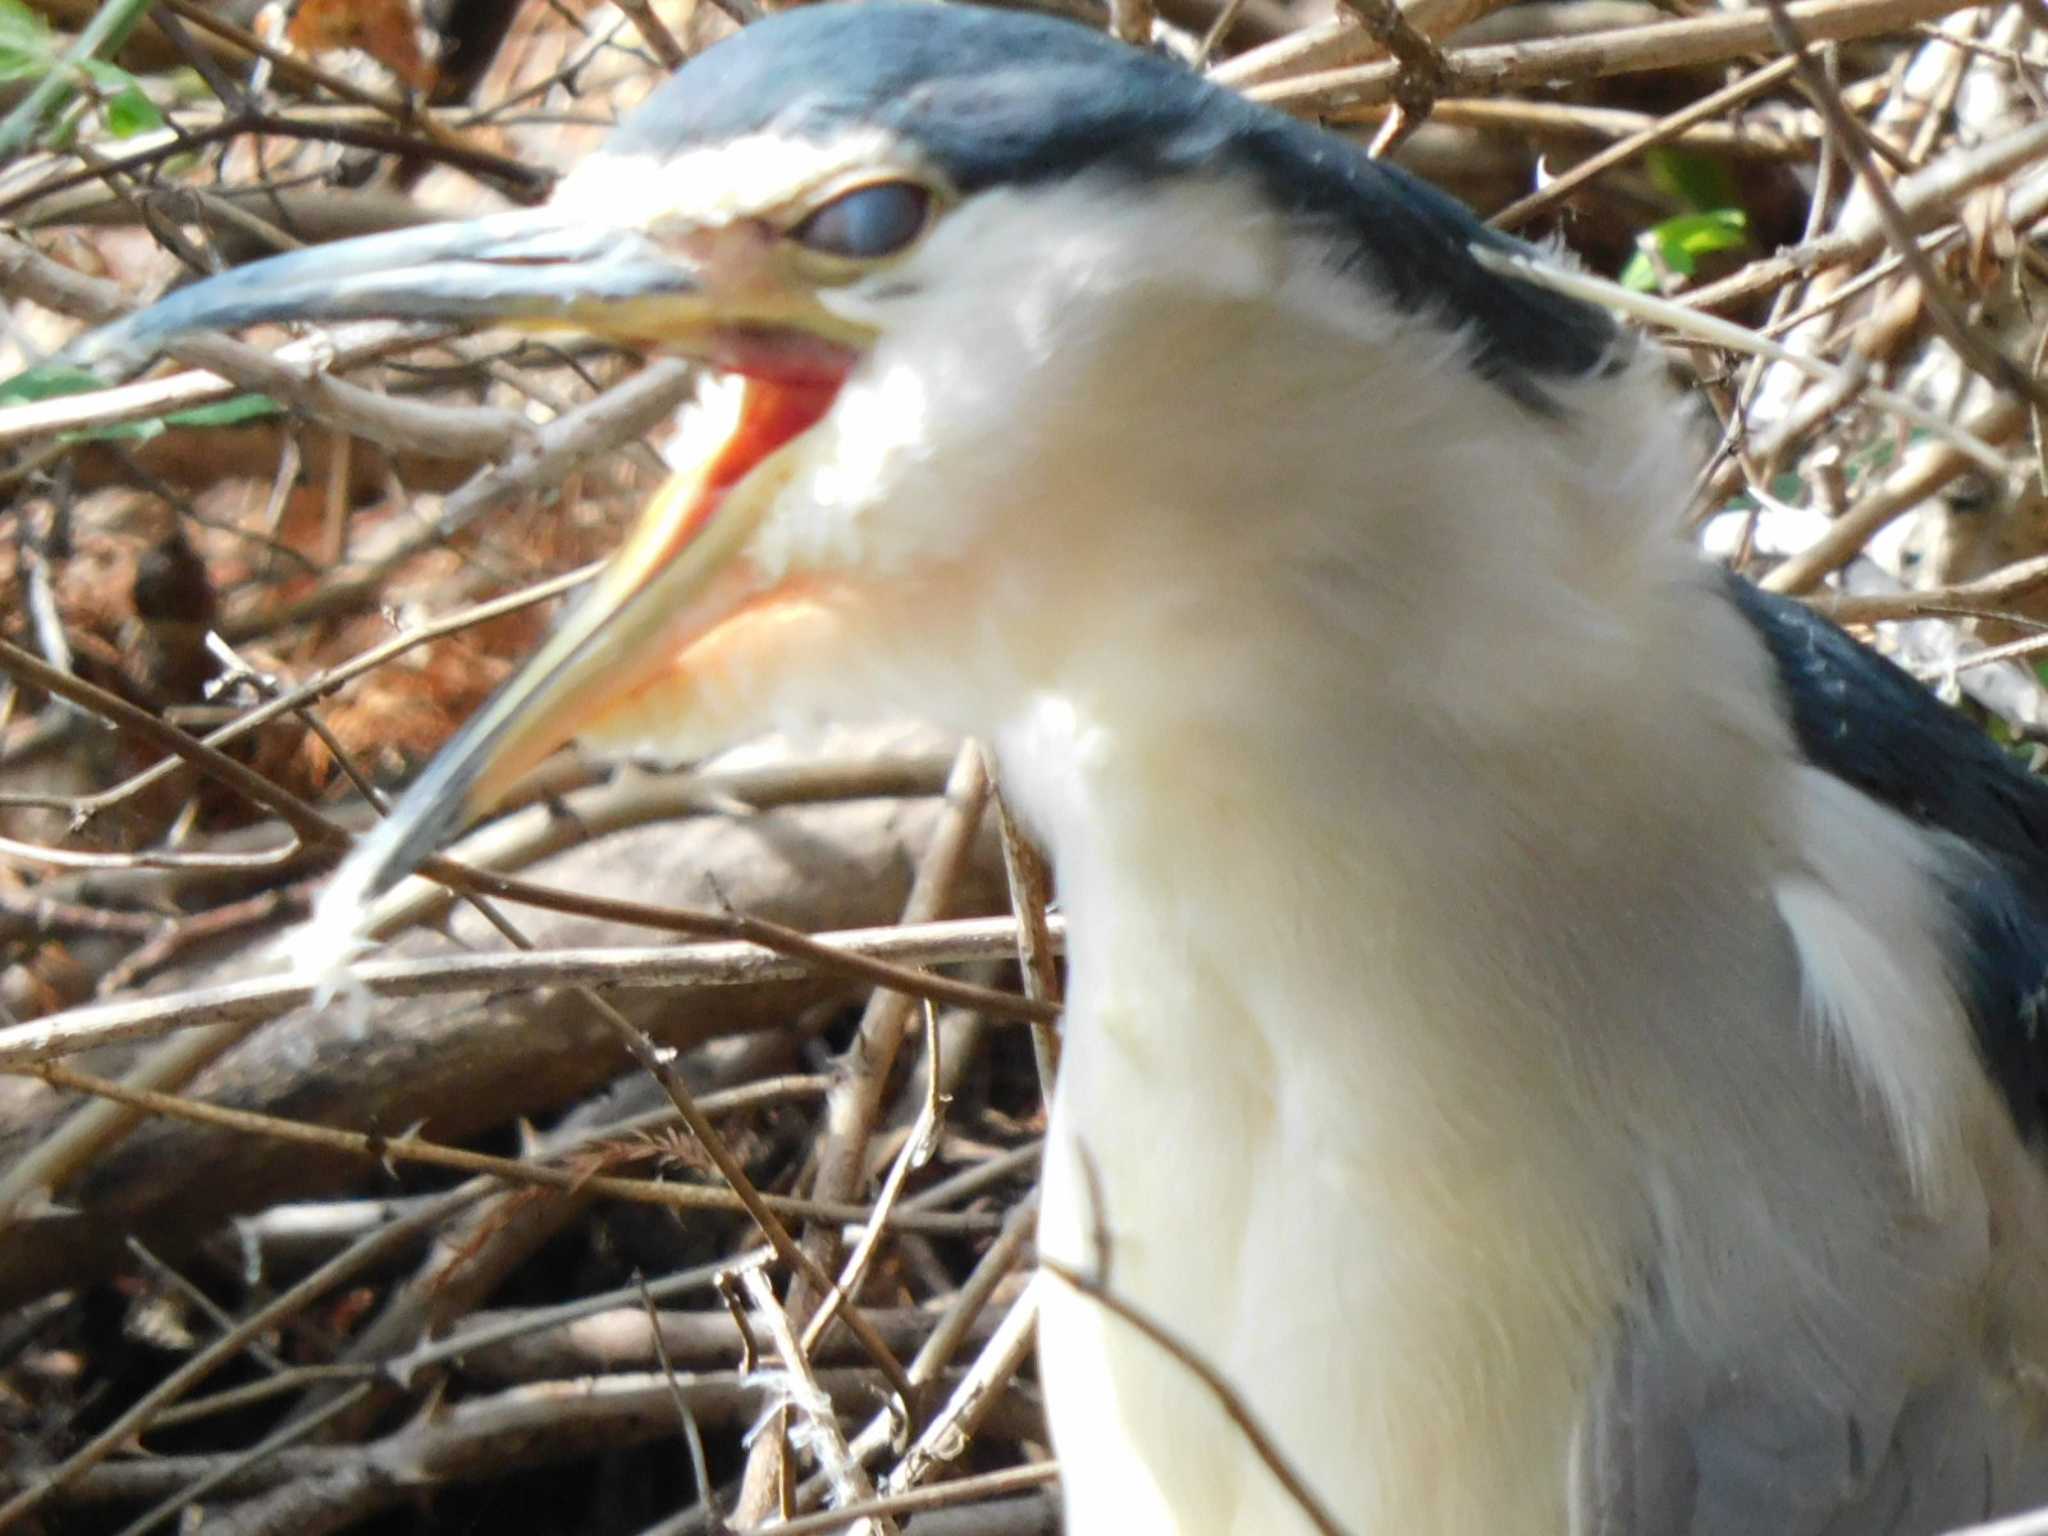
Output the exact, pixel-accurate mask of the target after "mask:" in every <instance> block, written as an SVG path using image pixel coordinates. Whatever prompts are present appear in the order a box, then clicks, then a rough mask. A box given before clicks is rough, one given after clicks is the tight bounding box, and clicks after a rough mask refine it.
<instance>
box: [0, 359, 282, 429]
mask: <svg viewBox="0 0 2048 1536" xmlns="http://www.w3.org/2000/svg"><path fill="white" fill-rule="evenodd" d="M104 388H106V382H105V380H103V379H101V378H99V377H98V376H97V375H95V374H93V373H91V372H89V371H88V370H86V369H84V368H74V367H72V366H70V365H69V364H68V363H45V364H44V365H43V366H42V367H40V368H31V369H29V370H28V371H27V372H25V373H17V374H16V375H15V376H14V377H13V378H11V379H0V406H8V405H27V404H29V403H31V402H33V401H37V400H57V399H61V398H63V397H64V396H66V395H84V394H91V393H92V392H93V391H94V390H98V389H104ZM280 409H281V408H280V407H279V405H278V403H277V402H276V401H275V400H273V399H271V398H270V396H268V395H230V396H229V397H228V398H227V399H225V400H214V401H210V402H209V403H207V404H205V405H195V406H193V407H191V408H190V409H189V410H183V411H172V412H171V413H170V414H169V415H166V416H152V417H149V418H147V419H146V420H143V421H117V422H110V423H108V424H107V425H106V426H103V427H88V428H85V429H84V430H82V431H78V432H66V433H64V434H63V441H65V442H70V443H110V442H140V441H143V440H145V439H148V438H152V437H155V436H156V435H157V434H158V433H159V432H162V431H163V430H164V429H165V428H166V427H231V426H234V425H235V424H236V423H238V422H244V421H254V420H256V419H257V418H259V417H263V416H275V415H277V414H278V413H279V411H280Z"/></svg>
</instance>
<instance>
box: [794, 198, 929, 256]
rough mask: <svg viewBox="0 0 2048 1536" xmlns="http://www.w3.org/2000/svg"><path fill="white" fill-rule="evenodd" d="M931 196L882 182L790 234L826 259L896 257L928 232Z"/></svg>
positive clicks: (824, 209)
mask: <svg viewBox="0 0 2048 1536" xmlns="http://www.w3.org/2000/svg"><path fill="white" fill-rule="evenodd" d="M931 202H932V195H931V192H930V191H929V190H928V189H927V188H925V187H921V186H919V185H918V184H917V183H916V182H914V181H877V182H873V183H871V184H869V185H868V186H865V187H855V188H854V189H853V190H852V191H851V192H848V193H845V194H844V195H843V196H840V197H835V198H834V199H832V201H831V202H829V203H827V204H826V205H825V206H824V207H822V208H820V209H818V210H817V212H815V213H813V214H811V215H810V216H809V217H808V218H806V219H805V220H804V221H803V222H802V223H801V224H799V225H797V226H796V228H795V229H793V230H791V231H790V236H791V238H792V239H794V240H795V241H797V243H798V244H800V245H803V246H805V247H807V248H809V249H810V250H813V251H821V252H823V253H824V254H825V255H827V256H840V257H844V258H846V259H847V260H849V261H874V260H877V259H878V258H880V257H883V256H893V255H895V254H896V253H897V252H898V251H900V250H902V249H903V248H904V247H905V246H907V245H909V244H910V242H911V241H913V240H915V239H916V238H917V237H918V236H919V235H920V234H922V233H923V232H924V225H925V216H926V215H927V214H928V213H929V212H930V211H931Z"/></svg>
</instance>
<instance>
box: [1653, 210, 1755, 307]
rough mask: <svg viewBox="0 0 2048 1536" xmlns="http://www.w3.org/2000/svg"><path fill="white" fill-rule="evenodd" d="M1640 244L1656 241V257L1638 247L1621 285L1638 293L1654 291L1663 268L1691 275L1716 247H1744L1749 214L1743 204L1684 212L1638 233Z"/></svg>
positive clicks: (1747, 241)
mask: <svg viewBox="0 0 2048 1536" xmlns="http://www.w3.org/2000/svg"><path fill="white" fill-rule="evenodd" d="M1636 240H1637V244H1638V246H1641V245H1643V244H1646V243H1653V244H1654V246H1655V249H1656V259H1654V260H1653V259H1652V258H1651V255H1650V253H1649V251H1647V250H1642V249H1638V250H1637V251H1636V253H1635V255H1633V256H1631V257H1630V258H1629V261H1628V265H1627V266H1625V267H1623V268H1622V271H1621V285H1622V286H1623V287H1624V288H1629V289H1632V290H1634V291H1635V292H1637V293H1650V292H1654V291H1655V289H1656V287H1657V279H1658V276H1659V269H1660V265H1661V269H1662V271H1665V272H1675V273H1677V274H1678V275H1679V276H1680V277H1691V276H1692V275H1693V273H1694V272H1695V271H1697V270H1698V267H1699V258H1700V257H1702V256H1705V255H1708V254H1709V253H1711V252H1714V251H1733V250H1740V249H1741V248H1742V247H1743V246H1745V245H1747V244H1748V243H1749V215H1748V214H1746V213H1744V212H1743V211H1742V210H1741V209H1740V208H1715V209H1711V210H1709V211H1708V212H1706V213H1681V214H1679V215H1678V216H1677V217H1676V218H1671V219H1666V220H1665V221H1664V222H1663V223H1661V224H1656V225H1653V226H1651V228H1650V229H1649V230H1648V231H1647V232H1646V233H1644V234H1642V235H1638V236H1637V237H1636Z"/></svg>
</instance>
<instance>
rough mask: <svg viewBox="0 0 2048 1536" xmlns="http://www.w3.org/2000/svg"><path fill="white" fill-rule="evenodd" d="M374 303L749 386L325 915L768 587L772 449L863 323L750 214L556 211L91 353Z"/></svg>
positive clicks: (793, 429)
mask: <svg viewBox="0 0 2048 1536" xmlns="http://www.w3.org/2000/svg"><path fill="white" fill-rule="evenodd" d="M685 251H688V252H691V253H692V254H689V255H683V254H679V253H680V252H685ZM369 318H388V319H402V320H423V321H434V322H442V323H463V322H493V323H511V324H515V325H518V326H521V327H523V328H546V329H556V328H563V329H574V330H581V331H587V332H592V333H595V334H600V335H606V336H611V337H616V338H619V339H623V340H631V341H636V342H640V343H642V344H647V345H654V346H661V347H664V348H666V349H668V350H673V351H680V352H684V353H686V354H689V355H694V356H697V357H700V358H702V359H704V360H705V361H706V362H707V363H709V364H711V365H712V366H714V367H718V368H721V369H724V370H726V371H728V372H730V373H733V374H735V375H736V376H737V380H736V388H737V391H738V393H737V398H736V399H728V400H727V406H728V410H727V411H726V412H725V413H723V414H721V417H720V421H719V426H720V427H721V429H722V430H721V432H720V434H719V436H718V439H717V441H715V442H708V443H706V444H705V445H704V446H705V452H704V454H703V456H702V458H701V459H700V460H699V461H698V462H696V463H694V464H692V465H690V466H687V467H686V468H684V469H683V470H682V471H681V472H680V473H678V474H677V475H676V476H675V477H674V478H673V479H671V480H670V481H669V482H668V483H667V484H666V485H664V486H663V488H662V489H661V491H660V492H659V493H658V494H657V495H656V496H655V498H654V500H653V501H652V503H651V504H650V505H649V507H648V509H647V511H646V513H645V514H644V515H643V517H642V519H641V522H640V525H639V527H638V528H637V529H636V530H635V531H634V533H633V534H632V536H631V537H630V538H629V539H628V541H627V542H626V544H625V546H624V547H623V548H622V549H621V550H620V551H619V553H618V554H617V555H616V556H615V557H614V558H613V560H612V561H611V563H610V565H609V566H608V567H607V568H606V569H605V570H604V572H603V573H602V574H600V575H599V577H598V578H597V580H596V581H595V582H594V583H593V584H592V586H591V587H590V588H589V589H588V590H587V591H586V592H585V593H584V594H583V596H582V597H581V598H580V599H579V600H578V601H577V602H576V603H575V604H574V605H572V607H571V608H570V609H569V611H568V612H567V613H566V614H565V615H564V616H563V618H562V619H561V621H560V622H559V624H558V625H557V627H556V628H555V630H554V632H553V634H552V635H551V636H550V638H549V639H548V641H547V642H546V644H545V645H543V646H542V648H541V650H540V652H539V653H538V654H537V655H535V656H534V657H533V658H532V659H531V660H530V661H528V662H527V664H526V665H525V666H524V667H523V668H522V669H521V670H520V671H519V672H518V673H517V674H516V675H515V676H514V677H513V678H512V679H511V680H510V681H509V682H507V683H506V684H505V685H504V687H502V688H501V689H500V690H499V691H498V692H497V694H496V695H495V696H493V697H492V699H491V700H490V701H489V702H488V703H487V704H485V706H484V707H483V709H482V710H480V711H479V712H478V713H477V715H476V716H475V717H474V718H473V719H471V720H470V721H469V723H468V724H467V725H466V726H464V727H463V729H462V730H461V731H460V732H459V733H457V735H456V736H455V738H454V739H453V740H452V741H450V742H449V743H448V745H447V746H445V747H444V748H443V749H442V750H441V752H440V753H439V754H438V755H437V756H436V757H435V758H434V760H433V762H432V763H431V764H430V765H429V766H428V768H427V770H426V772H425V773H424V774H423V775H422V776H421V777H420V778H419V779H418V781H416V782H415V783H414V784H413V785H412V787H411V788H410V789H409V790H408V791H407V793H406V794H405V795H404V797H403V798H402V799H401V800H400V801H399V803H398V805H397V806H396V807H395V808H394V809H393V811H392V813H391V815H390V816H389V817H388V818H387V819H386V820H385V821H384V822H383V824H382V825H380V826H379V827H378V828H377V829H376V830H375V832H373V833H372V834H371V835H370V836H369V837H367V838H366V839H365V840H364V841H363V843H362V844H361V845H359V846H358V848H357V850H356V851H355V853H354V854H353V855H352V857H351V858H350V860H349V862H348V864H347V865H346V866H344V868H343V870H342V871H341V873H340V874H339V875H338V876H337V878H336V880H335V882H334V885H333V886H332V887H330V890H329V892H328V894H327V896H326V898H324V899H323V901H322V905H321V913H320V918H319V925H320V926H321V927H323V928H346V929H349V930H353V929H354V927H355V926H356V925H357V923H358V921H359V920H360V917H361V914H362V911H363V908H364V907H365V905H366V904H367V903H368V902H369V901H370V900H371V899H373V898H374V897H375V896H377V895H378V894H379V893H381V892H382V891H383V890H385V889H386V888H388V887H389V886H391V885H392V884H394V883H395V882H396V881H397V880H399V879H400V878H402V877H403V876H404V875H406V874H407V873H409V872H410V871H411V870H412V869H413V868H414V866H416V865H417V864H418V863H419V861H420V860H421V859H422V858H424V857H425V856H426V855H428V854H429V853H431V852H432V851H433V850H434V848H435V847H436V846H437V845H438V844H439V843H440V842H441V841H442V840H443V839H444V838H445V837H446V836H447V835H448V834H449V833H450V832H451V831H453V830H454V829H456V828H457V827H459V826H460V825H461V824H462V823H464V822H465V821H467V820H469V819H470V818H471V817H473V816H475V815H477V814H479V813H481V812H483V811H484V810H487V809H488V808H489V807H490V806H491V805H492V804H493V803H494V802H495V801H496V800H497V798H498V797H499V796H500V795H501V794H502V793H503V791H504V789H505V788H506V786H507V785H509V784H510V783H511V782H512V781H513V780H515V779H516V778H517V777H518V776H519V775H520V774H522V773H523V772H524V771H525V770H526V769H528V768H530V767H531V766H533V765H534V764H535V763H536V762H538V761H539V760H540V759H542V758H543V757H545V756H547V754H548V753H550V752H552V751H553V750H554V749H555V748H556V747H558V746H560V745H561V744H563V743H564V742H566V741H568V740H570V739H571V738H573V737H574V736H576V735H577V734H579V733H580V732H581V731H582V730H583V729H584V728H585V727H587V726H591V725H593V724H596V723H598V722H599V721H601V720H602V719H603V717H604V716H605V714H606V711H607V709H608V707H609V706H611V705H613V704H615V703H617V702H618V701H621V700H627V699H631V698H633V697H634V696H636V695H638V694H641V693H644V692H647V691H649V690H650V689H653V688H656V687H658V685H659V683H660V680H661V674H663V673H664V672H667V671H669V670H670V669H672V668H673V667H675V666H676V664H677V658H678V657H679V656H680V655H682V653H684V652H685V651H687V650H688V649H689V648H690V646H691V645H692V644H693V643H696V642H697V641H700V640H702V639H704V638H705V637H707V636H708V635H709V634H710V633H711V631H712V630H714V629H715V628H716V627H717V626H718V625H719V624H720V623H721V622H723V621H725V620H727V619H729V618H732V617H733V616H734V615H736V614H738V613H740V612H741V611H742V610H743V609H745V608H747V606H748V605H749V604H750V603H752V602H753V601H754V600H756V599H759V598H761V597H762V596H763V590H762V582H761V581H760V579H759V577H758V574H757V573H756V572H754V571H753V570H752V569H751V567H750V565H749V562H748V561H747V560H746V559H745V558H744V554H743V551H744V550H745V548H746V545H747V542H748V539H749V537H750V535H751V534H752V532H753V531H754V529H755V528H756V527H757V526H758V524H759V522H760V520H761V518H762V517H763V515H764V514H765V513H766V511H767V509H768V507H769V506H770V505H771V504H772V502H773V500H774V497H775V494H776V492H777V490H778V489H779V488H780V486H781V485H782V484H783V483H784V482H785V480H786V476H785V475H782V474H778V473H775V472H773V470H772V468H770V467H769V466H770V461H772V460H775V459H777V458H778V457H779V456H781V455H782V454H783V453H784V451H785V450H787V449H790V448H791V446H792V445H793V444H794V443H795V442H796V440H797V439H799V438H801V437H802V436H803V435H804V434H805V433H807V432H808V431H810V429H811V428H813V427H814V426H816V425H817V424H818V423H819V422H820V421H821V420H822V419H823V418H824V417H825V415H826V414H827V413H828V412H829V411H830V410H831V407H832V403H833V400H834V398H835V397H836V395H837V392H838V389H839V386H840V384H841V383H842V382H843V380H844V379H845V377H846V374H847V372H848V370H849V369H850V368H851V366H852V364H853V362H854V360H855V359H856V357H857V356H858V347H859V345H860V343H861V341H862V340H864V338H860V337H855V336H850V335H848V334H847V333H846V332H845V331H844V329H843V328H842V327H841V323H839V322H836V321H834V320H833V319H832V317H830V316H829V315H827V314H825V313H824V312H823V311H822V310H820V309H819V308H818V306H817V305H816V304H815V301H814V300H811V299H810V298H809V297H808V295H807V294H804V293H802V292H801V291H795V290H794V289H793V286H792V285H789V284H786V283H782V282H780V281H778V280H777V279H776V274H775V271H774V268H773V266H772V263H771V262H770V261H769V260H768V259H766V258H765V257H764V254H763V250H762V245H761V242H760V240H759V238H758V235H757V234H755V233H754V232H752V231H749V230H747V229H746V228H744V227H743V226H735V227H733V228H731V229H720V230H707V231H703V232H701V233H700V236H699V238H697V239H694V240H688V239H685V240H678V241H675V242H668V241H663V242H661V243H657V242H655V241H654V240H652V239H650V238H649V237H647V236H646V235H644V234H643V233H641V232H639V231H635V230H632V229H621V228H619V227H616V226H613V227H600V226H593V225H592V224H591V223H589V222H584V221H579V222H577V223H574V224H571V223H569V222H567V221H566V220H565V216H564V215H562V214H560V213H556V212H552V211H551V210H547V209H542V210H538V211H535V212H521V213H511V214H500V215H494V216H491V217H488V218H483V219H478V220H475V221H473V222H469V223H464V224H456V225H449V226H438V227H429V228H426V229H421V230H406V231H401V232H398V233H395V234H389V235H378V236H373V237H371V238H368V239H364V240H355V241H348V242H345V243H341V244H337V245H333V246H325V247H320V248H317V249H312V250H305V251H296V252H293V253H291V254H290V255H286V256H280V257H277V258H275V259H273V260H270V261H265V262H259V263H256V264H254V265H251V266H248V267H244V268H240V269H237V270H235V271H233V272H228V273H225V274H223V275H221V276H219V277H216V278H213V279H210V280H208V281H206V282H202V283H199V284H196V285H194V286H193V287H191V288H188V289H185V290H183V291H182V292H180V293H177V294H175V295H173V296H171V297H170V298H168V299H166V300H164V301H163V302H162V303H160V304H158V305H156V306H154V307H153V308H151V309H149V310H146V311H143V312H141V313H139V314H137V315H135V316H132V317H130V318H129V319H127V320H125V321H122V322H120V323H119V324H118V325H115V326H112V327H108V328H107V329H106V330H104V331H101V332H98V333H96V334H95V335H93V336H91V337H88V338H86V339H85V341H84V342H83V343H82V344H81V345H80V346H79V347H77V348H75V349H74V353H75V355H77V356H78V357H79V358H80V360H81V361H85V362H88V363H90V362H103V361H106V360H109V359H119V360H123V361H127V360H130V359H133V358H137V357H146V356H147V355H149V354H151V353H153V352H154V351H156V350H157V349H159V348H160V347H161V346H162V345H163V344H164V343H165V342H166V341H168V340H169V339H171V338H172V337H174V336H175V335H177V334H180V333H183V332H187V331H193V330H200V329H212V328H217V327H222V326H233V325H245V324H251V323H254V322H257V321H264V320H285V319H294V320H349V319H369ZM764 469H768V471H769V472H766V473H763V472H762V471H763V470H764Z"/></svg>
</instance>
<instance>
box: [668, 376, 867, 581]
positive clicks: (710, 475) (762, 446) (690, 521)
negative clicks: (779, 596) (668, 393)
mask: <svg viewBox="0 0 2048 1536" xmlns="http://www.w3.org/2000/svg"><path fill="white" fill-rule="evenodd" d="M841 382H842V380H841V379H840V378H833V379H830V380H825V381H819V382H812V381H809V380H806V381H804V382H801V383H787V382H780V381H775V380H770V379H765V378H761V377H758V376H751V377H749V378H748V379H747V380H746V385H745V390H744V392H743V393H742V395H741V397H740V415H739V422H738V424H737V425H735V426H734V428H733V431H732V436H730V437H728V438H727V439H726V440H725V442H724V443H723V444H722V445H721V446H720V447H719V450H718V453H717V455H716V456H715V457H714V458H713V459H712V460H711V462H710V463H709V464H708V465H706V466H705V469H704V478H703V489H702V490H701V491H700V492H699V493H698V497H697V503H696V505H695V506H694V507H692V508H691V509H690V514H689V517H688V518H687V519H686V520H685V522H684V526H683V527H682V528H681V529H680V530H678V534H679V538H678V543H680V542H682V541H686V540H688V539H689V537H690V536H691V535H692V534H694V533H695V532H696V531H697V530H698V529H700V528H702V527H703V526H704V524H705V523H706V522H707V521H709V520H710V518H711V516H712V515H713V514H714V513H716V512H717V510H718V507H719V503H720V502H722V501H724V500H725V493H726V492H727V491H729V490H731V489H732V488H733V487H734V486H736V485H738V484H739V483H740V482H741V481H742V480H744V479H746V477H747V476H748V475H749V474H751V473H753V470H754V467H755V466H756V465H758V464H759V463H760V462H761V461H762V460H763V459H765V458H767V457H768V456H769V455H770V454H772V453H774V452H775V451H776V450H777V449H778V448H781V447H782V446H783V445H784V444H786V443H790V442H793V441H795V440H796V439H797V438H799V437H801V436H803V434H804V433H806V432H808V431H810V429H811V428H812V427H815V426H816V425H817V424H818V423H819V422H821V421H823V420H824V419H825V413H826V412H827V411H829V410H831V409H832V402H833V400H834V399H836V398H837V397H838V394H839V386H840V383H841Z"/></svg>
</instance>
